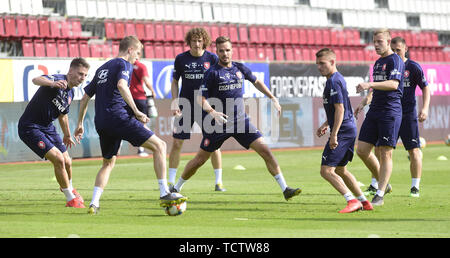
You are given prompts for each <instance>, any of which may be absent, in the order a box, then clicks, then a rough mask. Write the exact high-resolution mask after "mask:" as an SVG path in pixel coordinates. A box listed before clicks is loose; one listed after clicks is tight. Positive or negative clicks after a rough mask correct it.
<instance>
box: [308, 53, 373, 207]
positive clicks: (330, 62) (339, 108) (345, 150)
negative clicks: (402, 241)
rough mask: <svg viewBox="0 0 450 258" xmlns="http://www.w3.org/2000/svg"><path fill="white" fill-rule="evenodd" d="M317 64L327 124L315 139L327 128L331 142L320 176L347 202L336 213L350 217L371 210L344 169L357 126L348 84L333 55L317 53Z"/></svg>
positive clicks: (351, 155) (326, 148)
mask: <svg viewBox="0 0 450 258" xmlns="http://www.w3.org/2000/svg"><path fill="white" fill-rule="evenodd" d="M316 64H317V68H318V69H319V71H320V73H321V74H322V75H323V76H326V77H327V82H326V84H325V88H324V91H323V106H324V108H325V112H326V114H327V121H325V122H324V123H323V125H322V126H320V127H319V129H317V136H318V137H322V136H323V135H324V134H325V132H326V131H327V128H328V126H330V128H331V134H330V139H329V140H328V142H327V144H326V145H325V148H324V150H323V154H322V166H321V168H320V175H322V177H323V178H324V179H325V180H327V181H328V182H329V183H330V184H331V185H332V186H333V187H334V188H335V189H336V190H337V191H338V192H339V193H340V194H342V195H343V196H344V198H345V199H346V200H347V207H345V208H344V209H343V210H341V211H339V213H350V212H354V211H357V210H360V209H361V208H363V209H364V210H373V207H372V204H371V203H370V202H369V201H368V200H367V199H366V197H365V196H364V194H363V193H362V191H361V189H360V188H359V185H358V182H357V181H356V178H355V177H354V176H353V175H352V174H351V173H350V172H349V171H348V170H347V166H346V165H347V163H348V162H349V161H352V159H353V152H354V146H355V140H356V124H355V121H354V119H353V113H352V106H351V104H350V99H349V98H348V92H347V86H346V85H347V84H346V82H345V80H344V77H343V76H342V75H341V74H340V73H339V72H338V70H337V68H336V54H335V53H334V51H333V50H331V49H329V48H324V49H321V50H320V51H319V52H317V53H316ZM352 193H353V194H355V195H356V196H357V199H356V198H355V197H354V195H353V194H352Z"/></svg>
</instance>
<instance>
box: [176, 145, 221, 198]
mask: <svg viewBox="0 0 450 258" xmlns="http://www.w3.org/2000/svg"><path fill="white" fill-rule="evenodd" d="M211 154H212V152H207V151H204V150H202V149H200V150H198V152H197V154H196V155H195V157H194V158H193V159H191V160H190V161H189V162H188V163H187V164H186V167H184V171H183V174H182V175H181V177H180V178H179V179H178V182H177V183H176V185H175V186H174V188H173V191H175V192H180V191H181V189H182V188H183V185H184V184H185V183H186V181H187V180H189V179H190V178H191V177H192V176H193V175H195V173H196V172H197V170H198V169H199V168H200V167H201V166H203V164H205V162H206V161H207V160H208V159H209V157H210V156H211Z"/></svg>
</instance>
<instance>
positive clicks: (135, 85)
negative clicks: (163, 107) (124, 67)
mask: <svg viewBox="0 0 450 258" xmlns="http://www.w3.org/2000/svg"><path fill="white" fill-rule="evenodd" d="M144 85H145V87H147V89H149V90H150V92H151V94H152V95H151V96H152V97H154V96H156V95H155V91H154V90H153V86H152V83H151V81H150V77H149V75H148V71H147V67H146V66H145V64H143V63H141V62H139V60H136V62H134V64H133V76H131V83H130V92H131V95H132V96H133V100H134V103H135V104H136V107H137V108H138V110H139V111H141V112H142V113H144V114H145V115H146V116H148V117H149V112H148V105H147V96H146V94H145V90H144ZM149 97H150V96H149ZM138 155H139V156H141V157H148V153H147V152H145V150H144V147H138Z"/></svg>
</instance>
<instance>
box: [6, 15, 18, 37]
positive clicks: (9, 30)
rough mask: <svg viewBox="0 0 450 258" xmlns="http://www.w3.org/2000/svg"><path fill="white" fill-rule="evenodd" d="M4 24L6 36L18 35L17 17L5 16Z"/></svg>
mask: <svg viewBox="0 0 450 258" xmlns="http://www.w3.org/2000/svg"><path fill="white" fill-rule="evenodd" d="M4 24H5V36H6V37H15V36H17V32H16V19H14V17H13V16H5V20H4Z"/></svg>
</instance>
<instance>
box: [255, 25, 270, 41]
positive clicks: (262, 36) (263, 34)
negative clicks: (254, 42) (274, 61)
mask: <svg viewBox="0 0 450 258" xmlns="http://www.w3.org/2000/svg"><path fill="white" fill-rule="evenodd" d="M268 34H269V33H268V32H267V27H266V26H258V43H264V42H266V43H269V44H271V43H273V42H272V41H271V40H269V39H268V38H269V37H270V38H271V39H272V38H273V35H268Z"/></svg>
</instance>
